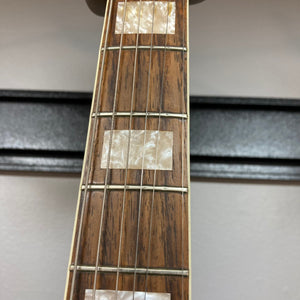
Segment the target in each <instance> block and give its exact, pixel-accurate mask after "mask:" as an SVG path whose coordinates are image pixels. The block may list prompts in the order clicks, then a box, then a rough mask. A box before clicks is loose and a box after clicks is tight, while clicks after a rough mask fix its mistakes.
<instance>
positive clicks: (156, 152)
mask: <svg viewBox="0 0 300 300" xmlns="http://www.w3.org/2000/svg"><path fill="white" fill-rule="evenodd" d="M169 5H170V0H168V2H167V21H166V33H165V41H164V52H163V68H162V72H163V74H162V78H161V84H160V87H161V90H160V100H159V116H158V125H157V135H156V142H155V145H156V149H155V165H156V166H157V158H158V145H159V144H158V143H159V137H160V135H159V132H160V124H161V112H162V102H163V95H164V79H165V64H166V49H167V40H168V27H169ZM152 34H153V32H152ZM156 175H157V169H156V168H155V169H154V174H153V191H152V198H151V209H150V226H149V238H148V251H147V252H148V254H147V256H148V257H147V267H146V278H145V294H144V300H146V294H147V284H148V275H149V267H150V258H151V251H150V250H151V234H152V233H151V232H152V225H153V207H154V199H155V186H156ZM135 275H136V274H135Z"/></svg>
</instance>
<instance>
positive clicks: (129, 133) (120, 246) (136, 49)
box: [115, 0, 142, 297]
mask: <svg viewBox="0 0 300 300" xmlns="http://www.w3.org/2000/svg"><path fill="white" fill-rule="evenodd" d="M141 4H142V1H141V0H139V13H138V27H137V34H136V43H135V54H134V65H133V77H132V87H131V101H130V116H129V132H128V143H127V157H126V168H125V182H124V191H123V199H122V216H121V228H120V238H119V251H118V263H117V278H116V288H115V291H116V297H117V294H118V287H119V276H120V263H121V249H122V237H123V226H124V212H125V203H126V190H127V179H128V165H129V155H130V154H129V153H130V141H131V130H132V119H133V103H134V92H135V84H136V82H135V78H136V68H137V56H138V45H139V30H140V19H141V7H142V5H141Z"/></svg>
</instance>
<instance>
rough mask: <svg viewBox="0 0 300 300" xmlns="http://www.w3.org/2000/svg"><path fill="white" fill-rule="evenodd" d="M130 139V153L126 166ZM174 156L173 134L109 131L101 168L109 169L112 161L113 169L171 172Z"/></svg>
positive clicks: (143, 131) (142, 131)
mask: <svg viewBox="0 0 300 300" xmlns="http://www.w3.org/2000/svg"><path fill="white" fill-rule="evenodd" d="M111 135H112V137H111ZM129 136H130V141H129V142H130V149H129V159H128V166H127V157H128V147H127V145H128V139H129ZM110 141H111V144H110ZM109 151H110V156H109ZM172 154H173V132H172V131H158V130H146V131H145V130H112V131H110V130H106V131H105V132H104V139H103V148H102V158H101V168H102V169H106V167H107V159H108V157H109V160H110V161H109V168H110V169H126V167H128V169H144V170H146V169H147V170H172Z"/></svg>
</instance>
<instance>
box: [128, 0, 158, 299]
mask: <svg viewBox="0 0 300 300" xmlns="http://www.w3.org/2000/svg"><path fill="white" fill-rule="evenodd" d="M152 5H153V6H152V28H151V36H150V50H149V65H148V77H147V92H146V112H145V126H144V140H143V155H142V168H141V176H140V190H139V201H138V203H139V206H138V221H137V235H136V248H135V262H134V277H133V291H132V292H133V299H134V296H135V295H134V292H135V287H136V270H137V257H138V241H139V231H140V228H139V227H140V217H141V204H142V191H143V177H144V160H145V144H146V130H147V121H148V106H149V98H150V97H149V96H150V79H151V66H152V55H153V28H154V13H155V1H153V4H152ZM145 296H146V294H145Z"/></svg>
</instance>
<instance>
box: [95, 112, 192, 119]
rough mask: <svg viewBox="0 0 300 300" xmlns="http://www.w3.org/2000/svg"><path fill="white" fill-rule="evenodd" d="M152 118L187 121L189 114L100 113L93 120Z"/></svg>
mask: <svg viewBox="0 0 300 300" xmlns="http://www.w3.org/2000/svg"><path fill="white" fill-rule="evenodd" d="M113 115H114V116H116V117H130V116H132V117H146V116H147V117H150V118H179V119H187V118H188V115H187V114H174V113H159V112H132V113H130V112H127V111H124V112H123V111H122V112H120V111H117V112H115V113H113V112H100V113H97V114H96V113H93V114H92V118H95V117H101V118H103V117H112V116H113Z"/></svg>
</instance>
